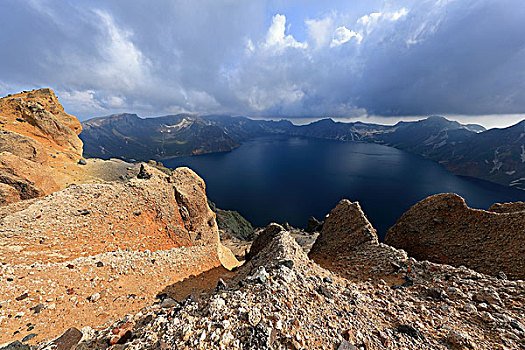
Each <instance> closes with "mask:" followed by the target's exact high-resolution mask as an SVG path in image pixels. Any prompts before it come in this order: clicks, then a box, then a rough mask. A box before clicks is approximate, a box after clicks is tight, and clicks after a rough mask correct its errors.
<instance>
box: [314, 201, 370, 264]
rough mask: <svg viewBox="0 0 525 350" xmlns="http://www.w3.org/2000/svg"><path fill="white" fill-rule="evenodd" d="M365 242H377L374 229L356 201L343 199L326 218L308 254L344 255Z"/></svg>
mask: <svg viewBox="0 0 525 350" xmlns="http://www.w3.org/2000/svg"><path fill="white" fill-rule="evenodd" d="M365 242H371V243H378V239H377V232H376V230H375V229H374V228H373V227H372V224H370V222H369V221H368V219H367V218H366V216H365V214H364V213H363V211H362V210H361V206H360V205H359V203H358V202H350V201H349V200H348V199H343V200H341V201H340V202H339V204H337V206H336V207H335V208H334V209H333V210H332V211H331V212H330V215H328V217H327V218H326V220H325V222H324V225H323V229H322V231H321V234H320V235H319V237H318V238H317V241H316V242H315V243H314V245H313V247H312V250H311V251H310V256H318V255H335V256H337V255H345V254H347V253H348V252H350V251H352V250H354V249H355V248H356V247H357V246H359V245H361V244H362V243H365Z"/></svg>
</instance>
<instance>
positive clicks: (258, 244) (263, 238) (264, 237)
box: [246, 222, 286, 261]
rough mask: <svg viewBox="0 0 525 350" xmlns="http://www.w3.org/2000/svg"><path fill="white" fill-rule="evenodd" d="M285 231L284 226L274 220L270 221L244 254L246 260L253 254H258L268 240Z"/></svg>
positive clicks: (268, 242)
mask: <svg viewBox="0 0 525 350" xmlns="http://www.w3.org/2000/svg"><path fill="white" fill-rule="evenodd" d="M283 231H286V230H285V229H284V227H282V226H281V225H279V224H276V223H275V222H272V223H270V224H269V225H268V226H266V228H265V229H264V230H262V231H261V232H260V233H259V235H258V236H257V237H256V238H255V240H254V241H253V243H252V246H251V247H250V251H249V252H248V254H246V261H249V260H251V259H252V258H253V257H254V256H256V255H257V254H259V252H260V251H261V250H263V249H264V248H265V247H266V246H267V245H268V244H270V242H271V241H272V240H273V239H274V238H275V237H276V236H277V235H278V234H279V233H281V232H283Z"/></svg>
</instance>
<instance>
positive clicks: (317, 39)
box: [0, 0, 525, 118]
mask: <svg viewBox="0 0 525 350" xmlns="http://www.w3.org/2000/svg"><path fill="white" fill-rule="evenodd" d="M523 18H525V3H524V2H523V1H522V0H502V1H492V0H484V1H481V0H480V1H473V0H462V1H459V0H456V1H454V0H450V1H421V0H417V1H415V0H414V1H406V0H405V1H395V2H394V1H389V0H385V1H380V0H376V1H362V2H359V3H358V4H353V5H352V4H349V2H347V1H333V2H330V3H328V4H327V5H324V7H323V6H320V5H319V2H310V1H302V2H299V1H298V2H293V1H287V2H283V1H280V0H274V1H236V0H223V1H216V0H207V1H189V0H185V1H168V0H164V1H155V2H145V1H138V0H126V1H124V0H121V1H118V0H113V1H55V0H47V1H46V0H30V1H17V0H4V1H2V2H0V23H2V24H1V29H2V32H3V35H2V36H1V37H0V48H1V55H0V93H2V94H5V93H8V92H14V91H16V90H20V89H28V88H34V87H41V86H50V87H52V88H54V89H55V90H56V92H57V93H58V94H59V97H60V98H61V100H62V101H63V102H64V104H65V106H66V108H67V110H68V111H69V112H71V113H76V114H77V115H79V116H81V117H83V118H86V117H90V116H94V115H103V114H108V113H111V112H117V111H133V112H138V113H140V114H143V115H158V114H163V113H176V112H180V111H191V112H200V113H233V114H248V115H267V116H284V115H286V116H317V115H327V114H330V115H337V116H356V115H366V114H380V115H423V114H432V113H448V114H498V113H523V112H524V111H525V63H524V62H525V35H524V33H525V21H523Z"/></svg>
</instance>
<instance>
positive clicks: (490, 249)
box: [385, 193, 525, 279]
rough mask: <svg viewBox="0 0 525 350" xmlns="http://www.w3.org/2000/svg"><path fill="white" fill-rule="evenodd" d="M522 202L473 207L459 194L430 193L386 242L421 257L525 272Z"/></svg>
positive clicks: (516, 275)
mask: <svg viewBox="0 0 525 350" xmlns="http://www.w3.org/2000/svg"><path fill="white" fill-rule="evenodd" d="M520 208H522V204H520V203H515V204H504V205H495V206H493V207H492V208H491V211H485V210H477V209H471V208H469V207H467V205H466V203H465V200H464V199H463V198H461V197H460V196H458V195H456V194H450V193H448V194H439V195H435V196H431V197H428V198H426V199H424V200H422V201H420V202H419V203H417V204H416V205H414V206H413V207H412V208H410V209H409V210H408V211H407V212H406V213H405V214H403V216H402V217H401V218H400V219H399V220H398V221H397V223H396V224H395V225H394V226H393V227H391V228H390V229H389V230H388V232H387V234H386V239H385V243H387V244H390V245H392V246H394V247H397V248H401V249H404V250H405V251H406V252H407V253H408V254H409V255H410V256H413V257H414V258H416V259H418V260H429V261H433V262H437V263H444V264H450V265H454V266H460V265H465V266H467V267H469V268H472V269H474V270H477V271H480V272H483V273H487V274H491V275H494V276H496V275H497V274H498V273H499V272H500V271H503V272H504V273H505V274H506V275H507V276H508V277H509V278H511V279H524V278H525V259H523V257H524V256H525V245H524V244H523V242H524V241H525V230H524V227H525V214H524V212H523V211H520V210H518V209H520Z"/></svg>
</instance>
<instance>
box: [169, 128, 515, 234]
mask: <svg viewBox="0 0 525 350" xmlns="http://www.w3.org/2000/svg"><path fill="white" fill-rule="evenodd" d="M163 163H164V165H165V166H167V167H171V168H175V167H179V166H188V167H190V168H192V169H193V170H194V171H196V172H197V173H198V174H199V175H200V176H201V177H202V178H203V179H204V180H205V181H206V186H207V194H208V197H209V198H210V199H211V200H212V201H214V202H215V203H216V204H217V206H218V207H219V208H222V209H231V210H237V211H239V212H240V213H241V214H242V215H243V216H244V217H246V218H247V219H248V220H249V221H250V222H251V223H252V224H253V225H254V226H265V225H267V224H268V223H269V222H271V221H275V222H279V223H284V222H286V221H288V222H289V223H290V224H292V225H293V226H297V227H304V226H305V225H306V223H307V221H308V218H309V217H310V216H312V215H313V216H315V217H317V218H318V219H320V220H321V219H323V218H324V216H325V214H327V213H329V212H330V210H331V209H332V208H334V207H335V205H336V204H337V203H338V202H339V200H341V199H342V198H348V199H350V200H351V201H359V202H360V204H361V207H362V208H363V209H364V211H365V213H366V215H367V217H368V219H369V220H370V221H371V222H372V224H373V225H374V227H375V228H376V229H377V230H378V232H379V234H380V236H381V237H384V234H385V233H386V230H387V229H388V228H389V227H390V226H392V225H393V224H394V223H395V222H396V221H397V219H398V218H399V217H400V216H401V215H402V214H403V213H404V212H405V211H406V210H407V209H409V208H410V207H411V206H412V205H413V204H415V203H416V202H418V201H419V200H421V199H423V198H425V197H427V196H430V195H433V194H436V193H443V192H454V193H458V194H459V195H461V196H462V197H464V198H465V199H466V201H467V204H468V205H469V206H470V207H473V208H479V209H487V208H488V207H489V206H491V205H492V204H493V203H495V202H508V201H517V200H525V191H520V190H516V189H512V188H509V187H504V186H500V185H496V184H492V183H490V182H486V181H481V180H474V179H470V178H464V177H458V176H455V175H452V174H450V173H449V172H447V171H446V170H445V169H444V168H442V167H441V166H440V165H438V164H437V163H434V162H433V161H430V160H426V159H423V158H421V157H419V156H416V155H413V154H410V153H407V152H404V151H400V150H398V149H395V148H391V147H386V146H382V145H376V144H366V143H350V142H339V141H330V140H322V139H313V138H302V137H288V136H270V137H261V138H256V139H253V140H250V141H247V142H245V143H244V144H243V145H242V146H241V147H239V148H237V149H236V150H234V151H232V152H226V153H214V154H206V155H200V156H193V157H182V158H173V159H169V160H165V161H164V162H163Z"/></svg>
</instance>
